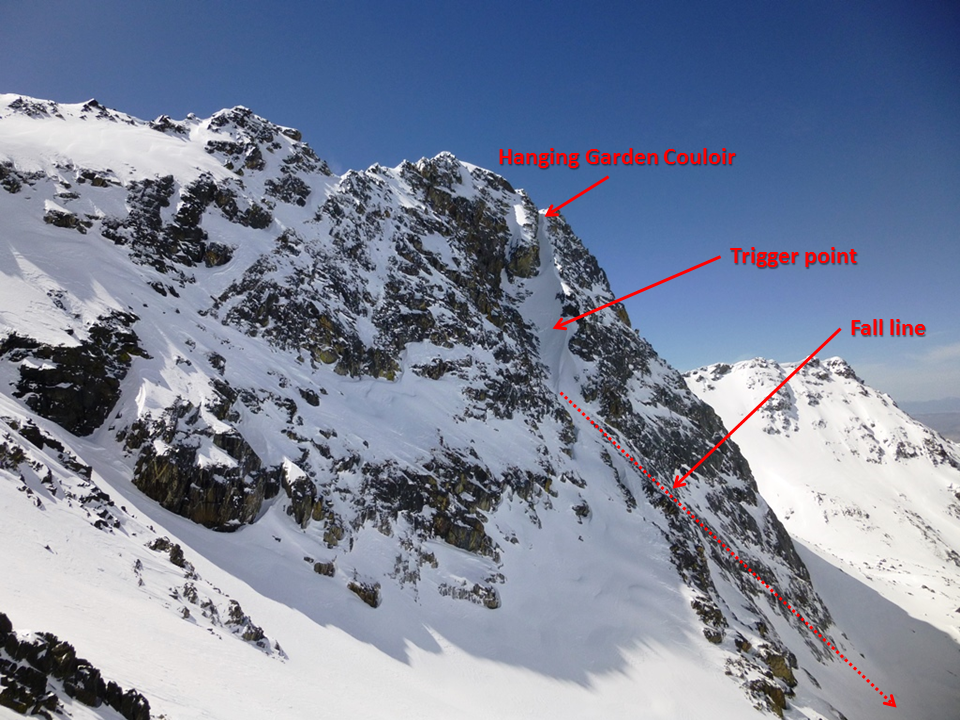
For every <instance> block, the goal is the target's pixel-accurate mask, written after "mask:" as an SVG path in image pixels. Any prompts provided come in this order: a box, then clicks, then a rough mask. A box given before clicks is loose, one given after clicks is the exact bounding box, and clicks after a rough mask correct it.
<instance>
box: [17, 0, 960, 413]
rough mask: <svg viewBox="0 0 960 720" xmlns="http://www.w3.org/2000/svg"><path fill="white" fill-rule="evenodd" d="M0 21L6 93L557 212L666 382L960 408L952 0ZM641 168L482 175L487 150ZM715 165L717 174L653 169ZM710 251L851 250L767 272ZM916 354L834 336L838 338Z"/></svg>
mask: <svg viewBox="0 0 960 720" xmlns="http://www.w3.org/2000/svg"><path fill="white" fill-rule="evenodd" d="M597 5H598V4H596V3H593V4H591V6H588V5H587V4H585V3H580V4H573V3H558V2H555V3H526V4H521V3H499V2H485V3H470V4H467V3H453V2H418V3H395V2H355V3H328V2H319V1H316V2H273V3H262V2H245V1H243V0H233V1H232V2H229V3H228V2H202V3H187V2H169V3H130V2H96V1H94V2H84V3H67V2H49V1H46V0H38V1H36V2H30V3H10V2H8V3H2V4H0V88H2V90H3V91H4V92H19V93H23V94H28V95H33V96H38V97H45V98H50V99H54V100H58V101H62V102H76V101H81V100H86V99H89V98H91V97H96V98H97V99H98V100H100V101H101V102H102V103H104V104H106V105H109V106H111V107H115V108H117V109H120V110H123V111H125V112H129V113H132V114H134V115H137V116H140V117H144V118H153V117H156V116H157V115H160V114H168V115H171V116H174V117H183V116H185V115H186V114H187V113H189V112H194V113H197V114H198V115H201V116H207V115H210V114H211V113H213V112H215V111H216V110H218V109H220V108H222V107H229V106H233V105H238V104H240V105H246V106H248V107H251V108H252V109H253V110H255V111H256V112H257V113H259V114H261V115H264V116H265V117H268V118H269V119H271V120H274V121H275V122H278V123H281V124H284V125H291V126H294V127H297V128H299V129H301V130H302V131H303V133H304V137H305V139H306V140H307V141H308V142H310V144H311V145H313V146H314V148H315V149H316V150H317V152H318V153H319V154H320V155H321V156H322V157H324V158H325V159H327V160H328V162H330V164H331V166H332V167H334V169H336V170H338V171H343V170H345V169H348V168H362V167H367V166H369V165H371V164H373V163H376V162H379V163H381V164H384V165H395V164H397V163H399V162H400V161H401V160H403V159H411V160H416V159H418V158H420V157H422V156H431V155H434V154H436V153H438V152H440V151H442V150H449V151H451V152H453V153H455V154H456V155H457V156H458V157H460V158H461V159H463V160H466V161H469V162H472V163H475V164H477V165H482V166H485V167H488V168H492V169H496V170H498V171H501V172H502V174H503V175H505V176H506V177H507V179H508V180H510V182H511V183H513V184H514V185H515V186H517V187H523V188H525V189H527V191H528V192H529V193H530V195H531V196H532V198H533V199H534V201H535V202H536V203H537V204H538V205H540V206H543V207H546V206H547V205H549V204H551V203H553V204H559V203H561V202H563V201H565V200H566V199H568V198H570V197H571V196H573V195H575V194H576V193H578V192H580V191H581V190H583V189H584V188H586V187H587V186H588V185H591V184H592V183H594V182H596V181H597V180H599V179H600V178H601V177H603V176H604V175H607V174H609V175H610V180H608V181H607V182H606V183H604V184H603V185H602V186H601V187H599V188H597V189H596V190H594V191H592V192H591V193H589V194H588V195H586V196H584V197H583V198H580V199H579V200H577V201H576V202H575V203H573V204H571V205H569V206H567V207H566V208H565V209H564V215H565V216H566V217H567V219H568V220H569V221H570V222H571V224H572V225H573V228H574V230H575V231H576V232H577V233H578V234H579V235H580V236H581V237H582V238H583V239H584V241H585V242H586V243H587V245H588V247H589V248H590V249H591V250H592V251H593V252H594V254H596V255H597V257H598V259H599V260H600V263H601V265H602V266H603V267H604V268H606V270H607V273H608V275H609V277H610V281H611V284H612V286H613V290H614V292H615V293H616V294H617V295H618V296H619V295H625V294H627V293H629V292H632V291H634V290H636V289H638V288H640V287H643V286H645V285H648V284H650V283H652V282H654V281H656V280H659V279H661V278H663V277H666V276H668V275H671V274H673V273H675V272H678V271H680V270H682V269H685V268H687V267H690V266H691V265H694V264H697V263H699V262H702V261H703V260H706V259H709V258H711V257H714V256H716V255H721V256H722V257H723V259H722V260H721V261H719V262H717V263H713V264H712V265H710V266H708V267H706V268H703V269H701V270H697V271H696V272H694V273H691V274H689V275H687V276H684V278H681V279H678V280H676V281H673V282H671V283H667V284H666V285H663V286H661V287H658V288H656V289H654V290H651V291H650V292H648V293H643V294H641V295H639V296H637V297H636V298H634V299H632V300H629V301H627V303H626V304H627V309H628V310H629V312H630V315H631V318H632V319H633V322H634V325H635V326H636V327H637V328H638V329H639V330H640V331H641V333H642V334H643V335H644V336H646V337H648V338H649V339H650V340H651V341H652V342H653V344H654V347H655V348H656V349H657V350H658V352H659V353H660V354H661V355H662V356H663V357H665V358H666V359H667V360H668V361H669V362H671V363H672V364H674V365H675V366H676V367H678V368H680V369H682V370H685V369H690V368H693V367H696V366H698V365H702V364H706V363H710V362H717V361H726V362H730V361H736V360H741V359H746V358H750V357H754V356H758V355H760V356H765V357H771V358H774V359H778V360H798V359H801V358H803V357H805V356H806V355H807V354H809V353H810V352H811V351H812V350H813V349H814V348H816V347H817V346H818V345H819V344H820V343H821V342H822V341H823V340H825V339H826V338H827V337H828V336H829V335H830V334H831V333H832V332H833V331H834V330H835V329H836V328H838V327H843V328H844V331H843V332H842V333H841V335H840V336H838V337H837V339H835V340H834V341H833V342H832V343H831V344H830V345H829V346H828V348H827V350H826V354H828V355H832V354H838V355H842V356H843V357H845V358H847V360H849V361H850V362H851V363H852V364H853V365H854V367H855V368H856V369H857V370H858V372H859V373H860V374H861V376H862V377H864V378H865V379H866V380H867V381H868V382H870V383H871V384H873V385H875V386H876V387H878V388H879V389H881V390H884V391H886V392H889V393H891V394H892V395H893V396H894V397H895V398H896V399H898V400H927V399H932V398H938V397H944V396H950V395H953V396H960V292H958V290H957V287H958V280H960V277H958V275H960V42H958V41H957V38H958V37H960V8H958V6H957V4H956V3H951V2H920V1H914V2H874V3H869V4H866V3H863V4H857V6H856V7H855V6H854V3H836V2H797V3H789V4H787V3H773V2H739V3H720V2H712V3H667V2H664V3H626V2H624V3H608V4H606V5H605V6H600V7H597ZM631 147H632V148H634V150H637V151H639V150H642V151H644V152H657V153H660V154H661V164H660V165H659V166H656V167H613V168H600V167H591V166H588V165H586V164H585V163H584V164H581V166H580V168H579V169H576V170H572V169H569V168H563V167H552V168H549V169H546V170H541V169H539V168H526V167H502V168H501V167H500V166H499V165H498V160H499V151H500V149H501V148H503V149H506V148H512V149H514V150H522V151H524V152H534V151H536V152H541V151H547V150H549V149H550V148H556V149H557V150H559V151H566V152H580V153H585V152H586V151H587V150H589V149H591V148H599V149H601V150H603V151H607V152H611V153H612V152H625V151H626V150H627V149H629V148H631ZM703 147H708V148H710V149H711V151H712V150H714V149H719V148H723V147H725V148H727V150H728V151H730V152H735V153H736V154H737V156H736V159H735V161H734V163H733V165H730V166H717V167H690V166H687V167H679V166H673V167H670V166H666V165H664V164H663V159H662V153H663V152H664V151H666V150H667V149H668V148H676V149H678V150H680V151H698V150H700V149H701V148H703ZM731 247H747V248H749V247H756V248H757V249H758V250H764V251H770V250H778V251H798V252H800V253H801V255H800V258H801V259H802V258H803V253H804V252H807V251H817V252H819V251H822V250H829V249H830V248H831V247H836V248H837V249H838V250H848V249H850V248H854V249H856V251H857V253H858V265H857V266H855V267H853V266H845V267H815V268H810V269H805V268H803V267H802V266H797V267H780V268H777V269H773V270H771V269H765V270H761V269H758V268H755V267H744V266H741V265H734V264H733V261H732V253H731V252H730V251H729V248H731ZM874 317H883V318H890V317H894V318H900V319H901V320H902V321H903V322H922V323H924V324H925V325H926V326H927V328H928V331H927V336H926V337H925V338H890V337H884V338H864V337H859V336H858V337H851V335H850V329H849V328H850V321H851V320H852V319H855V318H856V319H861V320H870V319H872V318H874Z"/></svg>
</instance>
